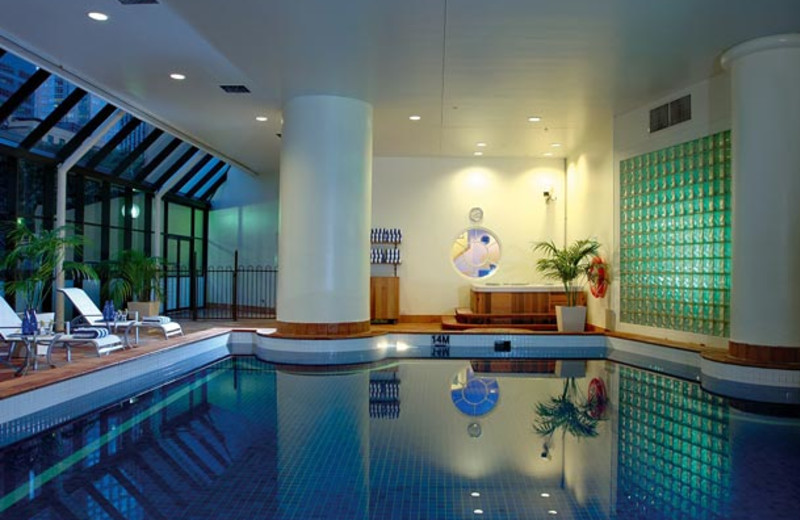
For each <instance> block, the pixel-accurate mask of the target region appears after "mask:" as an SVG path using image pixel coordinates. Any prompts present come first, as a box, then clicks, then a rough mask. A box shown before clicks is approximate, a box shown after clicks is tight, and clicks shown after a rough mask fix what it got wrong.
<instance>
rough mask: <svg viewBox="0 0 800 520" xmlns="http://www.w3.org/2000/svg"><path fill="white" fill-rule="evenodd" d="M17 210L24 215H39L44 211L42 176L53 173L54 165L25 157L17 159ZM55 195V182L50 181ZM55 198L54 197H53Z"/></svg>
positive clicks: (53, 195) (43, 183)
mask: <svg viewBox="0 0 800 520" xmlns="http://www.w3.org/2000/svg"><path fill="white" fill-rule="evenodd" d="M18 164H19V177H18V179H19V201H18V202H19V211H20V215H21V216H24V217H32V216H34V215H36V216H39V217H41V216H42V215H43V212H44V197H45V193H44V187H45V182H44V177H45V175H53V176H54V175H55V166H47V165H43V164H39V163H35V162H32V161H27V160H25V159H20V160H19V163H18ZM50 186H52V188H53V191H54V192H53V193H52V194H51V196H52V197H55V182H53V183H50ZM53 200H55V199H53Z"/></svg>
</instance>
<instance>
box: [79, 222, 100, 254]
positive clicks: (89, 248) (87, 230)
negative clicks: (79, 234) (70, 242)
mask: <svg viewBox="0 0 800 520" xmlns="http://www.w3.org/2000/svg"><path fill="white" fill-rule="evenodd" d="M83 236H85V237H86V244H85V245H84V246H83V261H84V262H99V261H100V242H101V240H102V237H103V231H102V228H101V227H100V226H95V225H92V224H86V225H85V226H83Z"/></svg>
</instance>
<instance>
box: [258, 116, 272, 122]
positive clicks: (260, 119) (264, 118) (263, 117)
mask: <svg viewBox="0 0 800 520" xmlns="http://www.w3.org/2000/svg"><path fill="white" fill-rule="evenodd" d="M268 120H269V119H268V118H267V116H256V121H261V122H262V123H263V122H264V121H268Z"/></svg>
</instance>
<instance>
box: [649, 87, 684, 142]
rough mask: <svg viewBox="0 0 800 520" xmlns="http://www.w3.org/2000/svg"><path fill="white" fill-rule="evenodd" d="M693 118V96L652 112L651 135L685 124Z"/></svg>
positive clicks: (671, 102)
mask: <svg viewBox="0 0 800 520" xmlns="http://www.w3.org/2000/svg"><path fill="white" fill-rule="evenodd" d="M691 118H692V96H691V95H687V96H683V97H682V98H678V99H676V100H675V101H670V102H669V103H665V104H663V105H661V106H659V107H656V108H654V109H652V110H651V111H650V133H651V134H652V133H653V132H658V131H659V130H663V129H665V128H667V127H670V126H672V125H677V124H678V123H683V122H684V121H688V120H690V119H691Z"/></svg>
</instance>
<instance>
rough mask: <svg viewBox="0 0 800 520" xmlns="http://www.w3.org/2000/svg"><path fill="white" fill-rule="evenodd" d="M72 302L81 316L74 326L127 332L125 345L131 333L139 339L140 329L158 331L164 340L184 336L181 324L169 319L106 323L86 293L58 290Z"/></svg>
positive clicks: (79, 290) (67, 289)
mask: <svg viewBox="0 0 800 520" xmlns="http://www.w3.org/2000/svg"><path fill="white" fill-rule="evenodd" d="M58 290H59V291H61V292H62V293H64V295H65V296H66V297H67V298H69V301H70V302H72V306H73V307H74V308H75V310H76V311H77V312H78V314H80V316H78V317H77V318H75V319H74V320H72V321H73V327H74V326H80V325H88V326H90V327H108V328H109V330H111V331H112V332H119V331H124V332H125V344H126V345H127V344H128V343H129V338H130V332H131V331H136V333H137V338H138V330H139V329H140V328H148V329H157V330H160V331H161V333H162V334H164V339H168V338H170V337H172V336H182V335H183V329H182V328H181V326H180V324H179V323H177V322H174V321H171V320H169V319H165V320H164V322H161V321H155V320H154V321H148V320H147V318H144V319H142V320H141V321H137V320H121V321H105V320H104V319H103V312H102V311H101V310H100V309H99V308H98V307H97V305H95V303H94V302H93V301H92V299H91V298H89V295H88V294H86V291H84V290H83V289H81V288H79V287H65V288H63V289H58Z"/></svg>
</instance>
